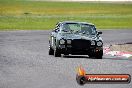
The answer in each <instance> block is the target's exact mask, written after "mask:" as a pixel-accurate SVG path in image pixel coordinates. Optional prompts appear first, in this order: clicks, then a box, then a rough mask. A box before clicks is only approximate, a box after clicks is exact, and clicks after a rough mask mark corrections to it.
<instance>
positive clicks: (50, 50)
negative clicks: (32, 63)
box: [49, 47, 54, 55]
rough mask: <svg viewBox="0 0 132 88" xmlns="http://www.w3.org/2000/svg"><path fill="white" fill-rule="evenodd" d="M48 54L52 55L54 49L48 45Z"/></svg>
mask: <svg viewBox="0 0 132 88" xmlns="http://www.w3.org/2000/svg"><path fill="white" fill-rule="evenodd" d="M49 55H54V50H53V49H52V48H51V47H49Z"/></svg>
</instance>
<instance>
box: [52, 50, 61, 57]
mask: <svg viewBox="0 0 132 88" xmlns="http://www.w3.org/2000/svg"><path fill="white" fill-rule="evenodd" d="M54 56H55V57H61V53H60V51H59V49H57V48H56V49H55V50H54Z"/></svg>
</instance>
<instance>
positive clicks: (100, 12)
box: [0, 0, 132, 30]
mask: <svg viewBox="0 0 132 88" xmlns="http://www.w3.org/2000/svg"><path fill="white" fill-rule="evenodd" d="M65 20H66V21H68V20H71V21H85V22H90V23H93V24H95V25H96V27H97V28H98V29H132V4H131V3H101V2H96V3H95V2H94V3H93V2H46V1H33V0H31V1H30V0H29V1H27V0H0V30H37V29H38V30H41V29H42V30H45V29H53V28H54V26H55V24H56V23H57V22H59V21H65Z"/></svg>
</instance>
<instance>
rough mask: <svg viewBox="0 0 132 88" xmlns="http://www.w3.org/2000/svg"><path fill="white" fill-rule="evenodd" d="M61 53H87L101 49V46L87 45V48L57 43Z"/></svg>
mask: <svg viewBox="0 0 132 88" xmlns="http://www.w3.org/2000/svg"><path fill="white" fill-rule="evenodd" d="M59 50H60V51H61V53H62V54H72V55H88V54H89V53H98V52H100V51H102V50H103V48H102V47H96V46H89V47H87V48H81V47H80V48H75V47H73V46H72V45H59Z"/></svg>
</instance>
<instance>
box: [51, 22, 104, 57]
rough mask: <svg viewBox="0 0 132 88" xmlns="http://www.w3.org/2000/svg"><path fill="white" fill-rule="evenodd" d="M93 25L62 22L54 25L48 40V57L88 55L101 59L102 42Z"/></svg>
mask: <svg viewBox="0 0 132 88" xmlns="http://www.w3.org/2000/svg"><path fill="white" fill-rule="evenodd" d="M99 34H102V32H97V31H96V28H95V26H94V25H93V24H90V23H86V22H71V21H64V22H59V23H57V24H56V27H55V29H54V30H53V31H52V32H51V35H50V40H49V55H54V56H55V57H61V54H64V55H69V54H71V55H88V56H89V57H95V58H98V59H102V56H103V41H102V38H101V37H100V36H99Z"/></svg>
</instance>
